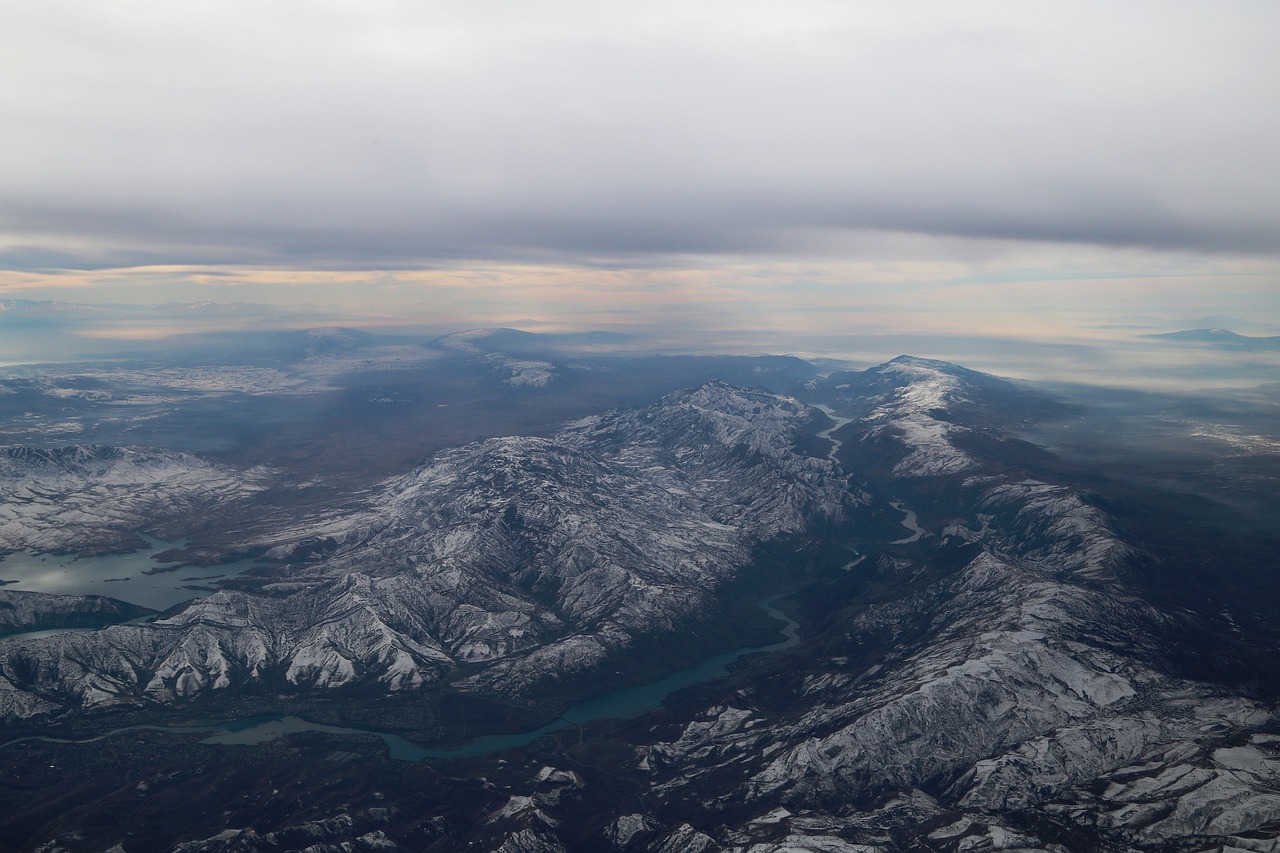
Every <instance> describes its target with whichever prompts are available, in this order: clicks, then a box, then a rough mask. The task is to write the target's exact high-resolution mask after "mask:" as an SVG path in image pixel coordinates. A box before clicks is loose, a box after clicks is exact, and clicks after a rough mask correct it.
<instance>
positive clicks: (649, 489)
mask: <svg viewBox="0 0 1280 853" xmlns="http://www.w3.org/2000/svg"><path fill="white" fill-rule="evenodd" d="M811 418H812V413H811V412H810V411H809V410H808V409H807V408H806V407H804V406H803V405H801V404H800V403H798V402H796V401H795V400H792V399H788V398H783V397H777V396H774V395H770V394H766V393H764V392H752V391H744V390H742V389H737V388H733V387H731V386H727V385H724V384H719V383H713V384H710V385H706V386H703V387H701V388H698V389H696V390H693V391H689V392H683V393H678V394H675V395H672V396H670V397H668V398H666V399H664V400H662V401H661V402H660V403H658V404H655V405H653V406H650V407H648V408H645V409H641V410H635V411H629V412H621V413H613V414H609V415H602V416H597V417H592V418H588V419H586V420H583V421H579V422H577V423H575V424H572V425H570V426H569V427H568V428H566V429H565V430H564V431H562V432H561V433H559V434H558V435H556V436H553V437H551V438H521V437H514V438H502V439H492V440H489V441H484V442H480V443H477V444H472V445H468V446H466V447H462V448H458V449H456V450H453V451H448V452H445V453H442V454H440V455H438V456H436V457H435V458H434V459H432V460H431V461H430V462H429V463H428V464H426V465H424V466H423V467H421V468H419V469H418V470H416V471H413V472H411V473H409V474H407V475H405V476H403V477H399V478H395V479H393V480H391V481H389V482H387V483H385V484H384V485H383V486H382V487H381V488H379V489H377V490H375V492H374V493H373V494H372V495H371V496H370V497H369V498H368V499H367V500H366V501H365V502H364V503H363V504H361V505H359V506H355V507H351V508H349V509H347V510H346V511H344V512H342V513H341V514H337V515H334V516H333V517H331V518H329V519H321V520H318V521H315V522H313V523H311V524H309V525H308V526H306V527H304V528H302V529H291V530H289V531H286V532H283V533H281V534H279V535H278V536H277V537H276V538H275V539H274V540H273V541H272V542H266V543H262V545H261V547H263V548H269V551H268V554H269V556H271V557H273V558H275V559H277V560H279V561H281V562H282V563H284V564H285V565H284V566H283V567H282V568H281V569H280V570H279V571H278V572H277V573H276V574H275V575H274V576H273V577H272V578H270V579H269V580H268V581H267V582H265V583H263V584H262V585H261V587H260V588H259V589H256V590H253V591H244V590H223V591H220V592H218V593H215V594H213V595H210V596H208V597H207V598H204V599H200V600H198V601H195V602H192V603H190V604H189V605H187V606H186V607H184V608H183V609H181V610H180V611H179V612H176V613H173V614H170V615H168V616H167V617H165V618H163V619H160V620H157V621H155V622H153V623H149V624H144V625H126V626H115V627H112V628H110V629H108V630H105V631H101V632H96V633H92V634H75V635H64V636H59V637H52V638H47V639H44V640H41V641H38V642H35V641H33V642H22V641H21V640H11V641H9V642H8V643H3V644H0V711H3V712H4V713H7V714H10V715H18V716H25V715H31V714H37V713H47V712H53V711H55V710H57V709H58V708H74V707H96V706H101V705H111V704H118V703H140V702H174V701H180V700H182V699H185V698H189V697H191V696H193V695H196V694H199V693H202V692H204V691H209V690H217V689H223V688H228V687H233V686H236V687H242V686H244V685H246V684H249V685H253V684H255V683H256V684H262V685H267V684H270V685H281V686H286V687H292V688H329V687H337V686H343V685H349V684H353V683H363V684H376V685H380V687H381V689H387V690H401V689H406V688H413V687H418V686H421V685H423V684H426V683H430V682H435V681H439V680H440V679H441V678H442V677H444V676H445V675H446V674H450V673H455V671H456V670H457V668H458V667H459V666H463V665H466V666H467V670H466V672H461V673H457V674H459V675H465V676H466V677H465V680H464V681H463V682H462V683H461V684H460V686H461V687H463V688H464V689H469V690H480V691H483V692H486V693H490V694H493V693H497V694H501V695H506V696H521V695H524V694H527V693H528V692H529V691H530V690H533V689H535V688H538V687H543V686H546V685H548V684H550V683H554V682H558V681H564V680H569V679H573V678H576V677H579V676H581V675H582V674H583V673H586V672H589V671H591V670H594V669H596V668H598V667H599V666H600V665H601V664H602V663H603V662H604V661H605V660H607V659H609V658H610V657H611V656H613V655H615V654H617V653H618V652H619V651H622V650H625V649H627V648H629V647H630V646H631V645H633V644H634V642H635V640H636V639H637V638H638V637H648V636H652V635H655V634H670V633H672V632H673V631H676V630H678V629H680V628H687V627H690V626H691V625H692V624H693V623H694V620H696V618H697V616H698V615H699V614H701V613H703V612H704V611H706V610H707V609H708V608H710V607H711V606H712V605H713V603H714V601H715V595H716V591H717V589H719V588H720V587H721V586H722V585H723V584H724V583H725V582H727V581H729V580H730V579H732V578H733V577H735V576H736V575H737V574H738V573H740V572H741V571H742V570H743V569H745V568H746V567H747V566H748V565H749V564H750V563H751V560H752V553H753V548H754V547H755V546H756V545H758V544H760V543H762V542H766V541H769V540H774V539H777V538H779V537H783V536H789V535H796V536H798V535H803V534H804V533H806V532H807V531H808V530H809V529H810V528H811V527H812V526H813V525H814V524H816V523H820V522H831V521H833V520H835V519H837V518H838V517H839V516H840V515H841V513H842V512H843V511H844V508H845V505H846V504H847V503H848V501H849V499H848V498H847V496H846V495H845V491H844V483H843V481H842V479H841V478H840V477H839V476H838V475H837V471H836V470H835V466H834V465H833V464H832V463H831V462H830V461H828V460H819V459H813V458H810V457H808V456H804V455H801V454H799V453H798V452H797V451H796V450H795V446H794V441H795V438H796V436H797V433H798V432H799V431H800V430H801V429H803V428H804V427H805V426H806V425H807V424H808V423H809V422H810V420H811Z"/></svg>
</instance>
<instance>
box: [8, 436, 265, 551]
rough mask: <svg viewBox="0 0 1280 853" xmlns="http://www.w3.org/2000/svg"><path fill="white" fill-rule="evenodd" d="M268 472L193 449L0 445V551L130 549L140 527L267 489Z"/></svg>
mask: <svg viewBox="0 0 1280 853" xmlns="http://www.w3.org/2000/svg"><path fill="white" fill-rule="evenodd" d="M269 480H270V472H269V471H267V470H265V469H261V468H256V469H251V470H249V471H240V470H236V469H234V468H230V467H228V466H223V465H218V464H216V463H213V462H209V461H208V460H205V459H203V458H201V457H198V456H196V455H194V454H191V453H179V452H175V451H169V450H160V449H154V448H140V447H103V446H99V445H72V446H69V447H61V448H56V449H52V450H44V449H39V448H34V447H6V448H0V552H4V551H19V550H23V549H31V550H34V551H81V552H94V551H99V552H100V551H110V550H117V549H118V550H132V549H134V548H138V547H141V546H142V545H143V544H144V543H143V541H142V540H141V539H139V538H138V536H137V534H136V533H135V532H134V531H137V530H139V529H142V528H148V527H151V528H154V527H157V526H159V525H162V524H164V522H166V521H168V520H172V519H175V518H181V517H183V516H184V515H186V514H189V513H192V512H208V511H212V510H214V509H215V508H217V507H219V506H220V505H224V504H227V503H230V502H235V501H240V500H243V499H245V498H247V497H249V496H251V495H254V494H256V493H258V492H260V491H261V490H262V489H264V488H265V487H266V485H267V483H268V482H269Z"/></svg>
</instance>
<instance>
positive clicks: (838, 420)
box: [813, 403, 853, 464]
mask: <svg viewBox="0 0 1280 853" xmlns="http://www.w3.org/2000/svg"><path fill="white" fill-rule="evenodd" d="M813 407H814V408H815V409H817V410H818V411H820V412H822V413H823V414H824V415H826V416H827V417H829V418H831V419H832V420H833V421H835V423H834V424H832V425H831V426H829V427H827V428H826V429H824V430H821V431H820V432H817V433H814V434H815V435H816V436H817V437H818V438H825V439H826V440H827V441H829V442H831V449H830V450H829V451H827V458H828V459H830V460H831V461H832V462H835V463H836V464H839V460H837V459H836V451H838V450H839V449H840V446H841V445H842V444H844V442H843V441H841V440H840V439H838V438H833V437H832V435H831V433H833V432H835V431H836V430H838V429H840V427H842V426H844V425H845V424H849V423H853V418H846V417H843V416H842V415H837V414H836V413H835V410H834V409H832V408H831V407H830V406H827V405H824V404H823V403H814V404H813Z"/></svg>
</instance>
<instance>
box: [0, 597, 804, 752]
mask: <svg viewBox="0 0 1280 853" xmlns="http://www.w3.org/2000/svg"><path fill="white" fill-rule="evenodd" d="M760 607H761V608H762V609H764V611H765V612H766V613H768V614H769V615H770V616H772V617H773V618H775V619H777V620H778V621H780V622H784V623H786V624H785V625H784V626H783V627H782V629H781V634H782V635H783V639H782V640H780V641H778V642H776V643H771V644H769V645H766V646H745V647H743V648H739V649H734V650H732V651H728V652H724V653H722V654H719V655H716V656H715V657H712V658H708V659H707V660H705V661H703V662H702V663H700V664H698V665H697V666H695V667H691V668H689V669H686V670H682V671H680V672H677V673H675V674H674V675H669V676H667V677H666V678H664V679H662V680H661V681H655V682H652V683H651V684H644V685H641V686H639V687H626V688H623V689H621V690H615V691H613V692H612V693H607V694H605V695H604V696H598V697H596V698H594V699H588V700H587V701H585V702H580V703H579V704H577V705H574V706H573V707H572V708H570V709H569V710H567V711H565V712H564V715H563V716H561V717H559V718H558V719H556V720H555V721H554V722H552V723H550V724H548V725H546V726H543V727H542V728H540V729H536V730H534V731H528V732H519V733H517V734H510V735H488V736H485V737H479V738H476V739H475V740H473V741H471V742H470V743H467V744H463V745H462V746H458V747H454V748H452V749H424V748H423V747H420V746H418V745H417V744H414V743H410V742H409V741H407V740H405V739H404V738H402V737H400V736H398V735H393V734H387V733H386V732H377V731H370V730H368V729H351V728H344V727H342V726H328V725H324V724H322V723H313V722H310V721H309V720H304V719H302V718H301V717H291V716H286V717H261V716H259V717H246V718H243V719H239V720H231V721H228V722H224V723H215V724H210V725H203V726H126V727H124V728H119V729H112V730H111V731H109V732H106V733H105V734H102V735H99V736H98V737H94V738H88V739H86V740H78V741H70V740H63V739H59V738H49V737H42V736H36V737H33V738H20V739H19V740H14V741H10V742H9V743H7V744H3V745H0V748H3V747H4V746H8V745H9V744H12V743H20V742H21V741H24V740H44V741H50V742H53V743H91V742H93V741H97V740H102V739H103V738H106V737H111V736H112V735H115V734H121V733H124V732H133V731H142V730H149V731H162V732H172V733H176V734H208V735H209V737H206V738H205V739H204V740H202V741H200V742H201V743H207V744H224V745H226V744H237V745H242V746H243V745H253V744H259V743H267V742H268V741H272V740H275V739H276V738H279V737H281V736H282V735H286V734H292V733H295V732H325V733H328V734H338V735H374V736H375V737H378V738H380V739H381V740H382V742H383V743H385V744H386V745H387V748H388V749H389V750H390V752H391V757H392V758H395V759H399V760H401V761H421V760H423V759H431V758H472V757H475V756H480V755H488V754H489V753H492V752H501V751H502V750H506V749H515V748H517V747H522V746H528V745H529V744H530V743H533V742H534V741H535V740H537V739H538V738H540V737H542V736H543V735H546V734H550V733H551V732H555V731H559V730H560V729H564V728H567V727H569V726H577V725H583V724H585V723H589V722H592V721H594V720H629V719H634V718H636V717H639V716H641V715H642V714H644V713H645V712H646V711H651V710H653V709H654V708H657V707H658V706H659V705H661V704H662V700H664V699H666V698H667V697H668V696H670V695H671V694H672V693H674V692H676V691H677V690H682V689H683V688H685V687H690V686H692V685H694V684H701V683H702V682H704V681H714V680H715V679H717V678H722V677H724V676H725V675H727V674H728V672H729V670H728V666H729V664H731V663H733V662H734V661H735V660H737V659H738V658H740V657H743V656H745V655H749V654H755V653H758V652H776V651H782V650H783V649H789V648H791V647H792V646H795V645H796V644H797V643H799V642H800V635H799V633H798V631H799V626H798V625H797V624H796V622H795V621H794V620H792V619H790V618H789V617H787V616H786V614H784V613H783V612H782V611H780V610H778V609H777V608H776V607H773V606H772V604H771V603H770V601H765V602H761V603H760Z"/></svg>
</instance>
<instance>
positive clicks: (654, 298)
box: [0, 0, 1280, 334]
mask: <svg viewBox="0 0 1280 853" xmlns="http://www.w3.org/2000/svg"><path fill="white" fill-rule="evenodd" d="M1278 44H1280V3H1275V2H1272V0H1255V1H1254V2H1232V0H1218V1H1217V2H1213V3H1209V2H1197V3H1189V2H1177V0H1152V2H1115V0H1108V2H1096V3H1095V2H1080V1H1079V0H1071V2H1067V1H1066V0H1055V2H1027V0H1019V2H1008V3H983V2H968V3H955V2H910V3H889V2H875V3H872V2H848V0H841V2H830V3H827V2H803V1H802V0H787V2H750V0H728V1H727V2H688V0H685V2H680V3H663V2H647V3H628V4H620V3H601V2H598V0H597V2H520V3H511V2H505V3H498V2H487V0H466V2H456V3H451V2H387V0H362V2H350V3H347V2H318V0H306V2H301V0H299V2H282V1H280V0H270V2H262V0H255V2H230V1H229V0H204V2H196V1H195V0H193V2H172V0H165V2H150V0H143V1H141V2H135V1H134V0H113V2H103V3H86V2H83V0H75V2H60V1H59V0H40V2H31V0H0V80H3V84H2V85H0V129H2V131H3V132H0V295H5V294H7V295H10V296H25V297H35V298H39V297H40V295H42V294H44V295H48V296H50V297H56V298H63V299H65V298H75V299H79V300H81V301H112V300H116V301H121V300H123V301H128V300H139V301H148V302H156V301H164V300H165V299H168V298H178V299H190V298H196V297H199V296H201V295H202V294H203V295H204V296H205V298H210V299H215V300H218V299H227V300H231V299H234V300H238V301H265V302H299V301H307V300H310V301H317V302H322V303H325V304H332V305H346V306H349V307H351V310H356V308H355V306H362V307H363V308H366V309H367V310H368V311H369V312H371V313H378V312H379V311H381V312H383V313H386V314H388V315H390V316H399V315H402V314H403V312H404V311H407V310H409V309H410V308H412V309H413V310H417V311H431V310H437V311H438V314H439V316H440V317H444V318H448V319H454V318H456V319H457V320H458V322H463V323H465V322H466V321H467V319H468V318H473V319H476V320H477V321H484V320H490V321H500V322H510V321H514V320H517V319H521V318H523V319H528V320H533V321H537V322H542V323H555V322H557V321H562V322H563V323H567V324H568V325H574V324H578V325H581V324H586V325H591V323H592V321H591V317H592V316H598V317H600V318H602V322H605V321H609V322H613V321H618V318H619V317H623V316H624V315H627V314H628V312H630V313H631V314H633V315H634V314H637V312H638V313H640V314H644V315H645V316H646V317H647V318H648V319H654V318H659V319H660V318H661V317H663V316H675V317H683V318H685V319H689V318H693V320H694V321H697V319H698V318H699V317H701V316H704V315H707V316H709V315H716V316H720V317H721V318H722V322H730V321H732V322H739V321H740V322H743V323H748V324H750V323H756V324H764V323H769V322H772V323H782V324H783V325H785V324H786V323H792V324H796V325H803V324H805V323H814V324H822V323H827V324H829V323H831V322H832V320H831V318H832V317H833V316H840V317H845V318H847V319H848V321H849V322H854V319H853V318H855V317H860V318H864V319H865V318H868V317H872V318H877V317H878V318H880V319H884V320H885V321H886V322H888V321H889V319H892V318H897V322H902V321H903V319H904V318H905V317H908V315H911V316H914V317H915V320H913V322H921V323H924V324H925V325H926V326H927V325H928V324H929V323H930V322H932V323H935V324H937V325H939V326H947V327H955V326H957V325H961V326H963V325H964V324H965V323H968V322H971V321H970V320H969V319H965V315H966V313H967V314H973V313H974V312H975V311H976V312H978V313H981V314H982V315H983V316H986V317H994V316H995V315H1000V316H1001V317H1003V319H1002V320H1001V319H999V318H997V321H996V322H997V325H1000V324H1001V323H1003V327H1009V328H1017V329H1024V330H1025V329H1030V330H1031V331H1029V332H1028V333H1032V334H1040V333H1042V331H1043V330H1044V329H1046V328H1049V329H1052V328H1056V327H1060V326H1063V325H1064V324H1067V325H1071V326H1072V328H1076V329H1078V328H1083V327H1084V326H1087V325H1089V324H1090V323H1094V324H1095V325H1106V324H1108V323H1115V322H1121V323H1123V322H1124V318H1126V317H1137V318H1139V319H1142V318H1145V320H1143V322H1146V321H1152V322H1156V323H1177V322H1179V321H1181V320H1182V319H1191V318H1195V317H1198V316H1206V315H1218V314H1226V315H1229V316H1238V317H1241V318H1242V319H1245V320H1248V321H1250V322H1252V323H1253V324H1254V325H1255V326H1258V327H1259V328H1261V327H1262V326H1265V325H1267V324H1271V325H1272V326H1275V325H1276V324H1280V295H1278V294H1280V166H1278V165H1277V159H1278V155H1277V152H1280V106H1278V105H1280V50H1277V45H1278ZM922 301H923V302H924V303H927V304H926V305H924V306H923V307H922V305H921V303H922ZM752 306H754V307H752ZM782 309H785V310H782ZM926 309H927V311H930V312H935V313H934V314H931V315H930V316H929V317H925V316H924V315H923V313H922V312H923V311H925V310H926ZM780 311H781V313H786V312H791V313H790V314H788V315H787V317H788V318H787V319H783V320H779V319H778V317H779V316H780ZM398 312H399V314H398ZM912 312H914V314H913V313H912ZM944 314H945V315H946V316H947V317H949V318H950V319H946V318H944V317H943V315H944ZM724 318H728V319H724ZM1032 327H1034V328H1032Z"/></svg>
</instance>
